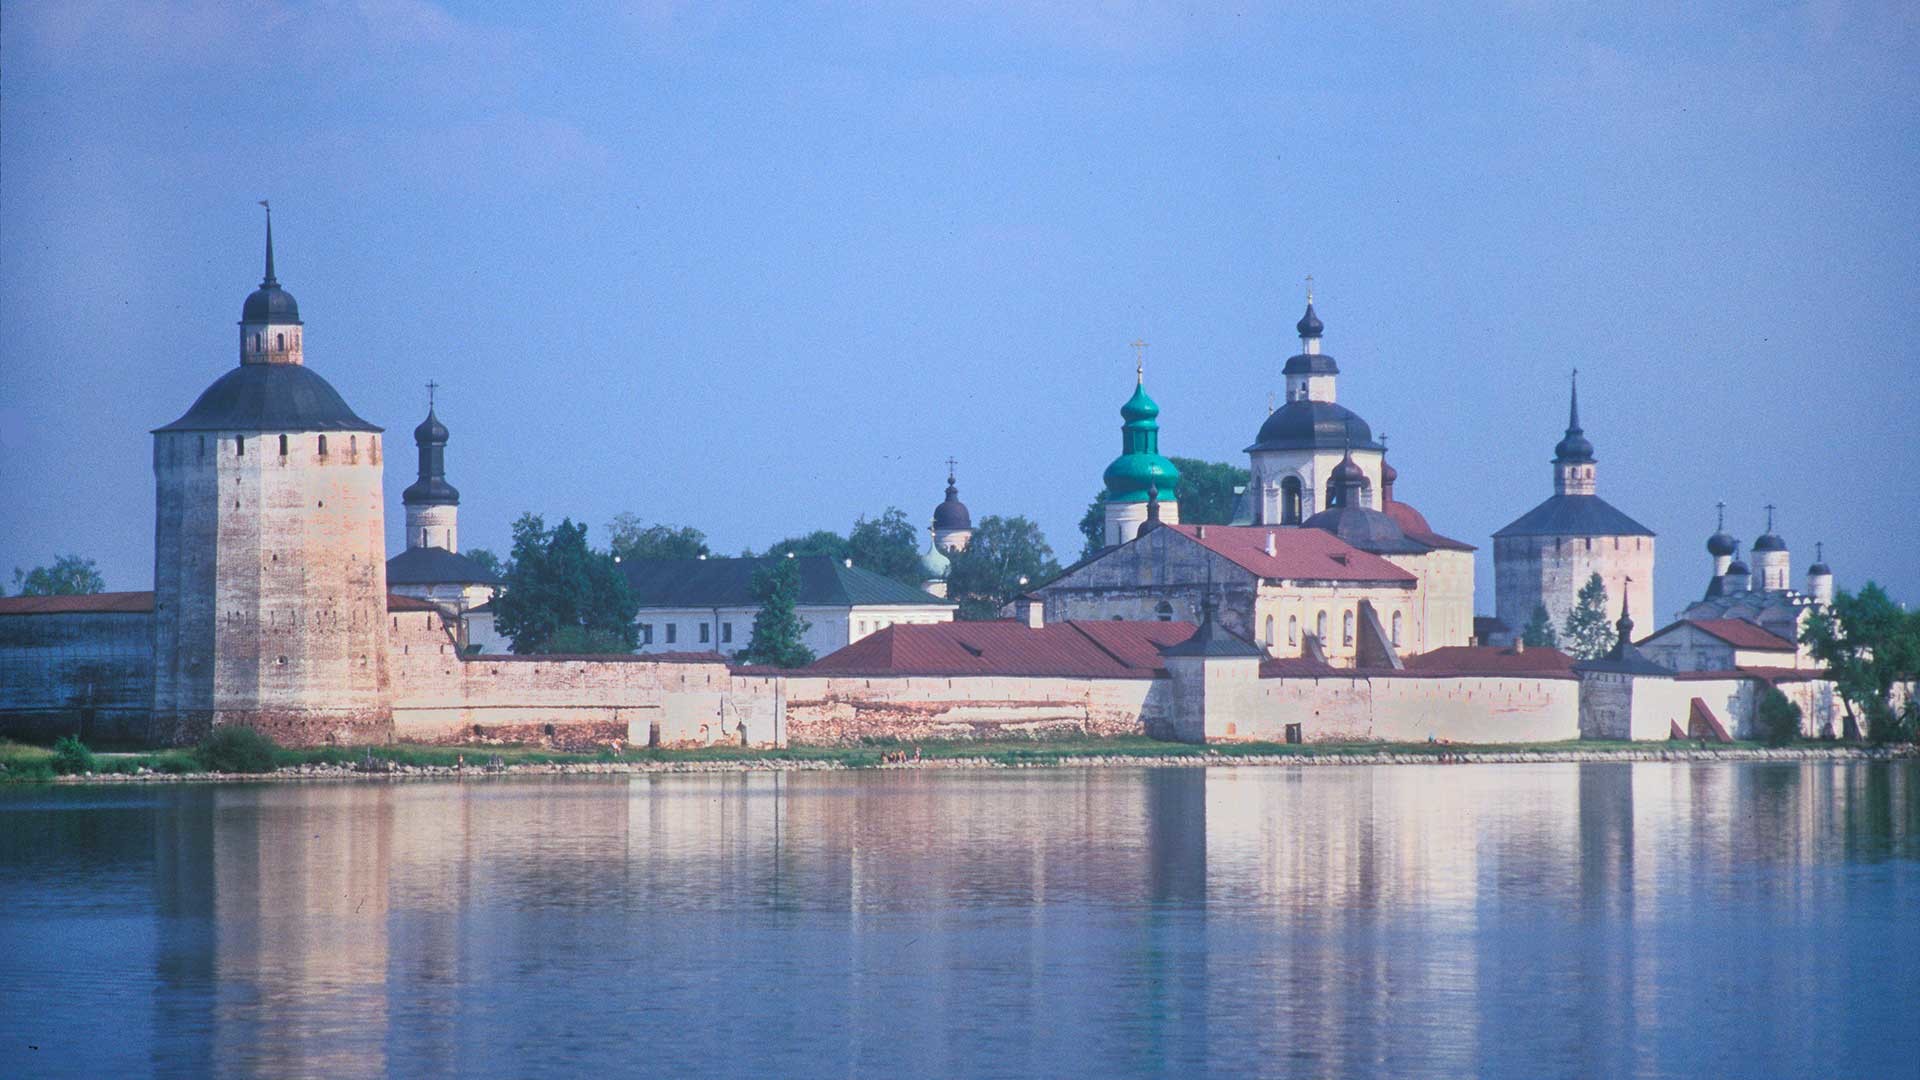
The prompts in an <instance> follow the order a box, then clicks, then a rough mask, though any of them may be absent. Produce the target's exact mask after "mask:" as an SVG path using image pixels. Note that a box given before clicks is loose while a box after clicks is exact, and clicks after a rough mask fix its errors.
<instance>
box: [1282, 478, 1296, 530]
mask: <svg viewBox="0 0 1920 1080" xmlns="http://www.w3.org/2000/svg"><path fill="white" fill-rule="evenodd" d="M1300 519H1301V514H1300V478H1299V477H1297V476H1289V477H1287V478H1286V479H1285V480H1282V481H1280V524H1282V525H1298V524H1300Z"/></svg>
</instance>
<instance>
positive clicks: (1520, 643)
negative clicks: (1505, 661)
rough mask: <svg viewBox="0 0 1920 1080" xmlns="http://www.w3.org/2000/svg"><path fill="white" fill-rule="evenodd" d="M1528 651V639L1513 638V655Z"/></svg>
mask: <svg viewBox="0 0 1920 1080" xmlns="http://www.w3.org/2000/svg"><path fill="white" fill-rule="evenodd" d="M1526 651H1527V639H1526V638H1514V639H1513V655H1515V656H1519V655H1520V654H1521V653H1523V652H1526Z"/></svg>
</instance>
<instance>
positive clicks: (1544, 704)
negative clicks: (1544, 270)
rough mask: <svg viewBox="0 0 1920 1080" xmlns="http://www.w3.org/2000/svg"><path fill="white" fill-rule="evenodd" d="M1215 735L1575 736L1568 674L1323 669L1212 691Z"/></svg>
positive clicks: (1491, 739)
mask: <svg viewBox="0 0 1920 1080" xmlns="http://www.w3.org/2000/svg"><path fill="white" fill-rule="evenodd" d="M1206 695H1207V704H1208V717H1207V725H1206V726H1207V737H1208V739H1209V740H1211V741H1234V740H1242V741H1271V742H1278V741H1281V740H1283V739H1284V738H1285V733H1286V727H1287V725H1288V724H1299V725H1300V730H1301V737H1302V738H1303V739H1304V740H1306V741H1308V742H1341V741H1364V740H1381V741H1386V742H1420V741H1424V740H1426V739H1427V738H1429V737H1432V738H1436V739H1446V740H1449V741H1452V742H1470V743H1498V742H1554V741H1559V740H1563V739H1572V738H1576V737H1578V735H1579V723H1578V716H1579V684H1578V683H1577V682H1575V681H1574V680H1572V679H1555V678H1515V677H1491V676H1455V677H1432V676H1408V675H1375V676H1363V677H1352V676H1326V677H1320V678H1300V677H1288V678H1276V679H1256V680H1251V681H1248V682H1245V683H1238V684H1236V683H1232V682H1227V683H1216V682H1214V681H1211V680H1210V681H1209V682H1208V684H1207V688H1206Z"/></svg>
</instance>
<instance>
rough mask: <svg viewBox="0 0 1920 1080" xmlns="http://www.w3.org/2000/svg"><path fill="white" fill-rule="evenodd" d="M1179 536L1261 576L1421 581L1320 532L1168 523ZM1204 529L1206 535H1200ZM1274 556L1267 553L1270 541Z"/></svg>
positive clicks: (1403, 582) (1288, 528)
mask: <svg viewBox="0 0 1920 1080" xmlns="http://www.w3.org/2000/svg"><path fill="white" fill-rule="evenodd" d="M1164 527H1165V528H1168V529H1172V530H1173V531H1174V532H1177V533H1179V534H1180V535H1181V536H1184V537H1186V538H1187V539H1189V540H1192V541H1193V542H1194V543H1196V544H1199V545H1200V546H1201V547H1204V548H1206V549H1207V550H1208V551H1211V552H1213V553H1214V554H1216V555H1219V556H1221V557H1222V558H1224V559H1226V560H1228V561H1229V562H1231V563H1233V564H1234V565H1236V566H1238V567H1240V568H1241V569H1243V570H1246V571H1247V572H1249V573H1252V574H1256V575H1258V576H1260V577H1263V578H1295V579H1304V580H1308V581H1368V582H1381V583H1386V584H1395V585H1400V584H1405V585H1412V584H1414V583H1415V582H1416V581H1417V580H1418V579H1417V578H1415V577H1414V576H1413V575H1412V574H1410V573H1408V572H1407V571H1405V570H1402V569H1400V568H1399V567H1397V566H1395V565H1393V564H1392V563H1390V562H1388V561H1387V560H1385V559H1383V558H1381V557H1380V556H1378V555H1373V554H1369V553H1368V552H1365V551H1361V550H1360V549H1359V548H1356V547H1354V546H1353V545H1352V544H1349V543H1347V542H1346V541H1345V540H1342V539H1340V538H1339V537H1337V536H1335V535H1333V534H1332V533H1330V532H1326V531H1324V530H1321V529H1305V528H1293V527H1281V526H1267V525H1168V526H1164ZM1202 530H1205V535H1201V532H1202ZM1269 536H1271V537H1272V538H1273V554H1271V555H1269V554H1267V538H1268V537H1269Z"/></svg>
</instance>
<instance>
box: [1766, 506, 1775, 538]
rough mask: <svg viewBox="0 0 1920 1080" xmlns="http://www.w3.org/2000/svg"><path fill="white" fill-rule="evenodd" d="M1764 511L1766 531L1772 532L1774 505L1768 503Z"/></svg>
mask: <svg viewBox="0 0 1920 1080" xmlns="http://www.w3.org/2000/svg"><path fill="white" fill-rule="evenodd" d="M1766 511H1767V531H1768V532H1772V531H1773V511H1774V505H1773V504H1772V503H1768V504H1767V506H1766Z"/></svg>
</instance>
